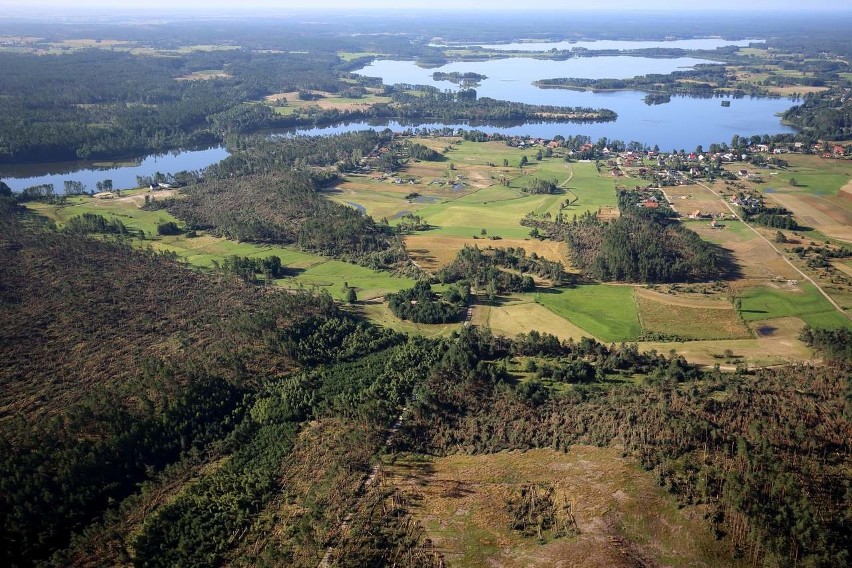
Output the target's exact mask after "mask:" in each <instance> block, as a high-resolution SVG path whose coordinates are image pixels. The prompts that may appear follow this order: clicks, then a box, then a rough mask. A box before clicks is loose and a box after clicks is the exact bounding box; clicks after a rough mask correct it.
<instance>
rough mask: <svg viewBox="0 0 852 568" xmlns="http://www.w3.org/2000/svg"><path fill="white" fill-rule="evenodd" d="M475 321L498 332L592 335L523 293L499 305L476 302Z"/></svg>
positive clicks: (567, 336)
mask: <svg viewBox="0 0 852 568" xmlns="http://www.w3.org/2000/svg"><path fill="white" fill-rule="evenodd" d="M472 323H473V324H475V325H478V326H481V327H489V328H491V331H493V332H494V333H495V334H496V335H505V336H507V337H514V336H515V335H517V334H519V333H528V332H530V331H532V330H536V331H540V332H542V333H550V334H552V335H555V336H556V337H558V338H560V339H563V340H567V339H572V338H573V339H575V340H579V339H580V338H581V337H592V334H591V333H589V332H588V331H586V330H584V329H582V328H580V327H578V326H576V325H574V324H573V323H571V322H570V321H568V320H566V319H565V318H562V317H560V316H558V315H556V314H555V313H553V312H552V311H550V310H548V309H547V308H545V307H544V306H542V305H541V304H536V303H535V302H534V301H532V300H530V299H528V298H524V297H522V296H513V297H512V298H511V299H507V300H505V301H504V302H503V303H501V304H500V305H497V306H490V305H487V304H478V305H476V306H474V308H473V319H472Z"/></svg>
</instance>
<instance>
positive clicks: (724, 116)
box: [0, 40, 793, 193]
mask: <svg viewBox="0 0 852 568" xmlns="http://www.w3.org/2000/svg"><path fill="white" fill-rule="evenodd" d="M690 41H692V40H690ZM598 43H601V42H598ZM631 43H637V42H631ZM640 43H641V42H640ZM704 61H705V60H701V59H695V58H689V57H682V58H675V59H655V58H647V57H627V56H613V57H594V58H574V59H569V60H566V61H549V60H537V59H531V58H509V59H499V60H491V61H484V62H457V63H450V64H448V65H444V66H442V67H439V68H437V69H423V68H420V67H417V65H415V64H414V62H412V61H390V60H380V61H376V62H374V63H372V64H371V65H368V66H367V67H365V68H363V69H362V70H361V71H360V73H362V74H364V75H367V76H373V77H381V78H382V79H383V81H384V82H385V83H386V84H394V83H411V84H419V85H434V86H436V87H438V88H440V89H453V88H457V87H456V86H455V85H453V84H452V83H448V82H441V81H437V82H436V81H433V80H432V73H433V72H434V71H444V72H452V71H459V72H462V73H464V72H468V71H473V72H476V73H480V74H484V75H486V76H487V77H488V78H487V79H485V80H484V81H483V82H482V84H481V85H480V86H479V87H477V89H476V91H477V93H478V95H479V96H487V97H492V98H495V99H501V100H509V101H516V102H524V103H530V104H546V105H559V106H572V107H574V106H580V107H592V108H609V109H612V110H614V111H615V112H617V113H618V120H617V121H615V122H607V123H593V124H573V123H553V122H540V123H532V122H531V123H525V124H489V125H476V124H470V123H466V122H463V121H458V122H452V123H446V124H445V123H436V122H428V123H421V122H401V121H393V120H391V121H387V120H386V121H371V122H366V121H357V122H347V123H340V124H335V125H331V126H326V127H322V128H308V129H300V130H294V131H285V132H282V134H283V135H293V134H301V135H328V134H337V133H341V132H349V131H353V130H367V129H370V128H377V129H383V128H390V129H391V130H394V131H399V130H405V129H407V128H412V127H420V128H427V129H439V128H445V127H449V128H453V129H459V128H464V129H472V128H476V129H478V130H482V131H484V132H488V133H497V132H501V133H505V134H512V135H530V136H536V137H541V138H553V137H554V136H556V135H563V136H569V135H574V136H576V135H586V136H589V137H591V138H592V140H594V141H596V140H598V139H599V138H602V137H606V138H608V139H610V140H612V139H618V140H622V141H624V142H631V141H634V140H635V141H638V142H642V143H643V144H648V145H649V146H653V145H655V144H656V145H659V146H660V148H661V149H663V150H680V149H685V150H692V149H694V148H695V147H696V146H697V145H699V144H701V145H703V146H704V147H708V146H709V145H710V144H712V143H714V142H730V140H731V138H732V137H733V135H734V134H739V135H740V136H751V135H753V134H777V133H781V132H792V131H793V129H792V128H790V127H787V126H784V125H782V124H781V122H780V120H779V118H778V116H777V114H779V113H781V112H783V111H784V110H786V109H787V108H789V107H790V106H791V105H792V103H791V102H790V101H789V100H787V99H771V98H756V97H746V98H743V99H732V100H731V106H730V107H722V106H721V104H720V100H719V99H698V98H690V97H679V96H673V97H672V99H671V102H670V103H667V104H662V105H653V106H648V105H646V104H645V102H644V100H643V99H644V97H645V93H642V92H638V91H616V92H605V93H593V92H588V91H571V90H565V89H540V88H538V87H536V86H534V85H533V84H532V83H533V81H536V80H538V79H549V78H555V77H584V78H627V77H633V76H635V75H644V74H647V73H669V72H671V71H674V70H676V69H682V68H687V67H691V66H692V65H696V64H698V63H702V62H704ZM227 156H228V151H227V150H226V149H225V148H224V147H221V146H219V147H214V148H209V149H206V150H191V151H183V152H173V153H169V154H161V155H156V156H147V157H144V158H142V159H141V160H140V162H139V163H138V164H134V165H132V166H116V165H113V166H105V167H97V166H95V165H93V164H92V163H90V162H68V163H57V164H40V165H23V166H0V180H2V181H4V182H5V183H6V184H8V185H9V187H11V188H12V189H13V190H14V191H21V190H23V189H24V188H27V187H30V186H33V185H39V184H44V183H52V184H53V185H54V191H56V192H57V193H61V192H62V191H63V189H64V181H65V180H74V181H80V182H82V183H83V184H84V185H85V186H86V189H87V190H95V188H96V184H97V182H99V181H103V180H105V179H111V180H112V181H113V187H115V188H116V189H128V188H132V187H137V182H136V176H150V175H153V174H155V173H156V172H162V173H175V172H179V171H182V170H187V171H193V170H201V169H203V168H205V167H207V166H209V165H211V164H214V163H216V162H219V161H220V160H223V159H224V158H226V157H227Z"/></svg>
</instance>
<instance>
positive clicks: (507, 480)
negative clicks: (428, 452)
mask: <svg viewBox="0 0 852 568" xmlns="http://www.w3.org/2000/svg"><path fill="white" fill-rule="evenodd" d="M385 482H386V483H392V484H394V485H396V486H397V487H399V488H401V489H402V490H403V491H406V492H409V493H411V494H412V495H414V496H415V499H414V501H415V502H416V503H417V505H416V506H415V507H414V510H413V514H414V517H415V518H416V519H417V520H418V521H419V522H420V523H421V524H422V525H423V526H424V528H425V529H426V533H427V537H428V538H430V539H432V541H433V543H434V544H435V546H436V548H437V550H438V551H440V552H441V553H443V554H444V556H445V558H446V560H447V563H448V564H449V565H452V566H462V567H465V566H500V567H505V568H511V567H516V566H518V567H519V566H548V567H550V566H557V567H559V566H561V567H568V566H573V567H583V568H585V567H604V566H606V567H622V566H623V567H628V566H659V565H663V564H667V565H678V566H696V567H698V566H708V567H709V566H719V565H728V566H731V565H733V566H736V565H737V563H736V561H734V560H732V559H731V558H730V553H729V551H728V550H727V546H726V544H725V543H723V542H718V541H714V540H713V538H712V536H711V535H710V531H709V530H707V527H706V526H704V522H703V520H702V510H701V509H700V508H697V507H687V508H684V509H678V508H677V506H676V504H675V502H674V500H673V498H672V497H671V496H669V495H667V494H666V493H665V492H664V490H662V489H661V488H660V487H658V486H657V485H656V483H654V480H653V476H652V475H650V474H648V473H646V472H644V471H642V470H641V469H640V468H638V467H637V466H636V465H634V464H633V463H631V462H630V461H628V460H627V459H625V458H624V457H622V452H621V450H620V449H618V448H616V447H609V448H595V447H590V446H573V447H572V448H571V450H570V451H569V452H568V453H567V454H563V453H559V452H556V451H553V450H544V449H540V450H530V451H527V452H501V453H498V454H493V455H480V456H462V455H459V456H450V457H445V458H434V459H425V460H423V459H416V458H414V459H407V458H406V457H405V456H403V457H401V458H400V459H398V460H397V461H396V463H395V464H394V465H392V466H390V467H389V468H388V475H387V476H386V478H385ZM523 484H554V485H555V486H556V487H557V488H558V490H559V491H561V492H564V493H565V494H566V496H567V497H568V499H569V500H570V502H571V508H572V510H573V513H574V516H575V519H576V523H577V526H578V527H579V529H580V534H579V535H578V536H573V537H562V538H557V539H553V540H549V541H546V542H545V543H544V544H539V542H538V541H537V540H536V539H535V538H531V537H524V536H522V535H521V534H520V533H518V532H515V531H513V530H511V529H510V521H511V518H510V514H509V513H508V511H507V509H506V501H507V499H508V498H509V496H510V495H512V494H513V492H516V491H517V490H518V489H519V487H520V486H521V485H523Z"/></svg>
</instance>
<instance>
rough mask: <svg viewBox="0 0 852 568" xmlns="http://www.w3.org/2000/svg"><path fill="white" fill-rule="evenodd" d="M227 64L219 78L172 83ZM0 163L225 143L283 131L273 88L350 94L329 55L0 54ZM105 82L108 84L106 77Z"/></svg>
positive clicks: (336, 62)
mask: <svg viewBox="0 0 852 568" xmlns="http://www.w3.org/2000/svg"><path fill="white" fill-rule="evenodd" d="M211 66H213V67H214V68H215V67H227V77H223V78H219V79H216V80H205V81H187V80H178V79H180V78H181V77H183V76H186V75H189V74H191V73H193V72H194V71H196V70H198V69H205V68H206V69H209V68H211ZM0 67H2V68H3V69H6V70H7V74H8V75H9V80H8V81H4V82H3V85H2V86H0V95H2V96H0V130H2V131H3V133H4V137H3V143H2V144H0V163H15V162H35V161H61V160H76V159H81V158H82V159H98V158H116V157H122V156H129V155H134V154H143V153H151V152H164V151H166V150H171V149H174V148H180V147H184V146H193V145H200V144H210V143H212V142H221V141H222V140H223V138H224V137H225V136H226V135H227V134H229V133H240V132H251V131H253V130H257V129H259V128H269V127H275V126H286V122H282V120H281V117H279V116H277V115H275V114H274V113H273V112H272V110H271V109H270V107H268V106H265V105H260V104H250V102H251V101H256V100H258V99H261V98H262V97H264V96H266V95H270V94H274V93H277V92H282V91H288V90H296V89H318V88H322V89H324V90H327V91H330V92H336V91H338V90H342V89H344V88H346V84H345V83H342V82H341V81H340V78H339V77H338V75H339V74H340V73H342V72H343V71H342V62H341V61H340V60H339V59H338V58H337V57H336V56H334V55H333V54H322V53H320V54H312V55H307V54H299V55H291V54H278V55H274V56H273V55H269V54H261V53H255V54H251V53H246V52H242V51H234V50H229V51H226V52H222V53H220V54H219V55H218V56H213V55H210V54H194V53H191V52H190V53H188V54H185V55H183V56H179V57H171V56H170V57H165V56H149V55H133V54H129V53H123V52H113V51H107V50H101V49H90V50H83V51H79V52H75V53H69V54H61V55H44V56H41V55H30V54H15V53H0ZM105 77H109V78H110V80H105Z"/></svg>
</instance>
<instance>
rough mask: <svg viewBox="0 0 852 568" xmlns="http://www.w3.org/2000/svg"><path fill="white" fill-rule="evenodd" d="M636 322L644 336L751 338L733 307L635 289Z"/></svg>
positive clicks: (713, 301)
mask: <svg viewBox="0 0 852 568" xmlns="http://www.w3.org/2000/svg"><path fill="white" fill-rule="evenodd" d="M636 305H637V306H638V308H639V320H640V321H641V322H642V329H643V330H644V331H645V332H646V333H659V334H665V335H668V336H677V337H681V338H684V339H697V340H701V339H744V338H749V337H751V336H752V334H751V331H750V330H749V329H748V327H746V325H745V324H744V323H743V322H742V320H741V319H740V317H739V315H738V314H737V312H736V310H734V308H733V306H731V305H730V303H727V302H720V301H718V300H708V301H707V302H706V304H705V305H703V306H702V305H700V302H699V301H696V300H689V301H681V299H680V298H678V297H677V296H668V295H665V294H656V293H653V292H650V291H648V290H645V289H641V288H637V289H636Z"/></svg>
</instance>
